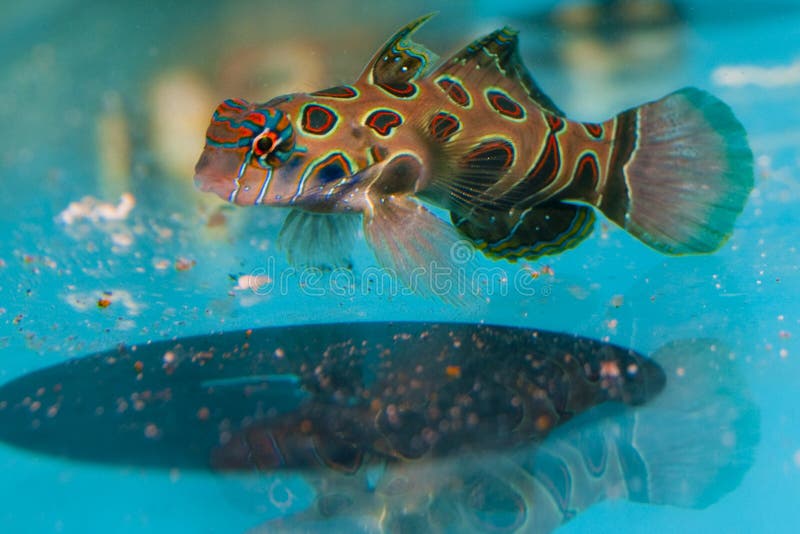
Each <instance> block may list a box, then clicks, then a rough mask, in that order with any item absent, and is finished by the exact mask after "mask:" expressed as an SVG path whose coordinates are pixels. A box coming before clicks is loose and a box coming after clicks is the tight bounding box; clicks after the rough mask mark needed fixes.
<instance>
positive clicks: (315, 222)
mask: <svg viewBox="0 0 800 534" xmlns="http://www.w3.org/2000/svg"><path fill="white" fill-rule="evenodd" d="M359 222H360V215H356V214H349V213H313V212H310V211H303V210H299V209H293V210H291V211H290V212H289V215H288V216H287V217H286V220H285V221H284V222H283V227H282V228H281V231H280V233H279V234H278V249H279V250H282V251H283V252H285V253H286V257H287V259H288V260H289V262H290V263H292V264H294V265H299V266H303V267H318V268H320V269H323V270H330V269H335V268H337V267H345V268H348V269H349V268H350V267H351V266H352V261H351V259H350V254H351V252H352V250H353V246H354V244H355V240H356V235H357V234H358V224H359Z"/></svg>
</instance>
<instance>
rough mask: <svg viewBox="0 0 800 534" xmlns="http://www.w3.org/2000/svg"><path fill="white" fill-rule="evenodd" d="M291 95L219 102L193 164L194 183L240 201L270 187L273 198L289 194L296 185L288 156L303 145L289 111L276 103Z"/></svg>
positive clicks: (248, 201)
mask: <svg viewBox="0 0 800 534" xmlns="http://www.w3.org/2000/svg"><path fill="white" fill-rule="evenodd" d="M289 99H290V97H288V96H287V97H280V98H278V99H273V100H272V101H270V102H267V103H266V104H253V103H250V102H248V101H246V100H243V99H228V100H225V101H224V102H222V103H221V104H220V105H219V106H217V109H216V110H215V111H214V114H213V116H212V117H211V123H210V124H209V126H208V130H207V131H206V143H205V147H204V150H203V153H202V154H201V156H200V159H199V160H198V162H197V165H196V166H195V176H194V182H195V185H196V186H197V187H198V188H199V189H200V190H202V191H207V192H212V193H215V194H217V195H218V196H219V197H221V198H222V199H224V200H227V201H229V202H233V203H236V204H240V205H252V204H259V203H262V201H264V200H265V197H266V192H267V189H268V188H269V190H270V193H271V198H272V200H273V202H272V203H275V204H280V203H281V201H282V200H283V199H290V198H291V197H292V196H293V194H294V192H295V191H296V183H295V184H293V183H292V182H293V180H292V178H294V174H296V168H297V165H296V163H295V162H293V161H292V160H295V159H296V158H297V157H302V155H303V153H304V150H303V149H302V148H300V147H298V146H297V140H296V134H295V128H294V126H293V124H292V121H291V117H290V115H289V114H288V113H287V112H286V111H285V110H283V109H280V107H278V105H277V104H280V103H281V102H285V101H288V100H289ZM293 185H294V187H293Z"/></svg>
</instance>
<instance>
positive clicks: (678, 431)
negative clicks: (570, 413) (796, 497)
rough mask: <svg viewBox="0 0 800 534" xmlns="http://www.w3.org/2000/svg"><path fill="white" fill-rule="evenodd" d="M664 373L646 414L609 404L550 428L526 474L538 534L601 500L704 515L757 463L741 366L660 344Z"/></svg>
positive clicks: (705, 345) (692, 347)
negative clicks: (531, 480)
mask: <svg viewBox="0 0 800 534" xmlns="http://www.w3.org/2000/svg"><path fill="white" fill-rule="evenodd" d="M653 359H654V360H655V361H656V362H658V363H659V364H660V365H661V366H662V367H663V368H664V372H665V373H666V374H667V383H666V386H665V388H664V390H663V391H662V393H661V394H660V395H659V396H657V397H656V398H655V399H653V400H651V401H649V402H648V403H647V404H645V405H643V406H639V407H636V408H634V409H631V408H625V409H621V407H619V406H614V405H610V404H606V405H603V406H599V407H598V408H595V409H594V410H592V411H590V412H587V413H584V414H581V415H579V416H577V417H576V418H575V419H573V420H571V421H570V422H568V423H567V424H566V425H564V426H562V427H559V428H558V429H556V430H555V431H554V432H553V433H552V434H550V436H548V438H547V439H546V440H545V441H544V442H543V443H542V445H541V447H540V448H539V449H538V450H537V451H536V454H535V457H534V459H533V462H532V464H530V465H526V464H523V465H525V467H526V469H528V470H529V471H530V473H531V474H532V475H533V477H534V479H535V489H534V491H535V493H534V496H533V501H534V502H535V503H536V508H535V511H534V512H535V513H532V514H531V518H530V521H531V523H532V524H533V525H534V526H535V528H534V529H532V530H533V531H535V532H550V531H552V530H554V529H556V528H557V527H558V526H559V525H561V524H563V523H565V522H567V521H569V520H570V519H571V518H572V517H574V516H575V514H577V513H580V512H582V511H583V510H585V509H587V508H589V507H591V506H592V505H594V504H596V503H598V502H600V501H603V500H607V499H613V498H626V499H628V500H631V501H635V502H641V503H650V504H662V505H671V506H678V507H683V508H692V509H700V508H705V507H707V506H709V505H711V504H713V503H715V502H717V501H718V500H719V499H721V498H722V497H723V496H724V495H726V494H727V493H730V492H731V491H733V490H734V489H735V488H736V487H737V486H738V485H739V483H740V482H741V480H742V478H743V477H744V475H745V473H747V471H748V470H749V468H750V466H751V465H752V463H753V457H754V452H755V447H756V445H757V443H758V440H759V414H758V410H757V408H756V407H755V405H754V404H753V403H752V401H751V400H750V398H749V396H748V391H747V387H746V385H745V383H744V380H743V378H742V375H741V373H740V372H739V369H738V368H737V366H736V365H735V364H736V363H737V362H735V361H733V360H731V359H730V358H729V353H728V352H727V351H725V350H723V349H722V348H721V347H715V346H714V345H713V342H711V341H708V340H697V341H685V342H677V343H672V344H668V345H666V346H665V347H664V348H662V349H661V350H659V351H658V352H657V353H656V354H655V355H654V356H653Z"/></svg>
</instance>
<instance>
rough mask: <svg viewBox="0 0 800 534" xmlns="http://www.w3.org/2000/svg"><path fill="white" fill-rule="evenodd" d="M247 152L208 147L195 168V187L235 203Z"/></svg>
mask: <svg viewBox="0 0 800 534" xmlns="http://www.w3.org/2000/svg"><path fill="white" fill-rule="evenodd" d="M245 157H246V152H244V151H231V150H218V149H215V148H210V147H206V149H205V150H204V151H203V153H202V154H201V155H200V159H199V160H198V161H197V165H195V168H194V185H195V187H196V188H197V189H199V190H200V191H203V192H206V193H214V194H216V195H217V196H219V197H220V198H222V199H224V200H228V201H233V199H234V198H235V192H236V191H237V190H238V188H239V182H240V175H241V171H242V164H243V163H244V158H245Z"/></svg>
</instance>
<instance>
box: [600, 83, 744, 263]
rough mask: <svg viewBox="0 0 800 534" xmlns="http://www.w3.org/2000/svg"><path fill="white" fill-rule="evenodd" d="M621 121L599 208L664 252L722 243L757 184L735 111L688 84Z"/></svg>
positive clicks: (630, 112)
mask: <svg viewBox="0 0 800 534" xmlns="http://www.w3.org/2000/svg"><path fill="white" fill-rule="evenodd" d="M617 119H618V126H617V137H616V139H615V143H616V146H617V148H616V152H615V155H614V160H615V162H614V163H612V165H613V166H612V168H611V169H610V171H609V175H608V181H607V185H606V189H605V192H604V195H603V198H602V201H601V202H600V205H599V207H600V209H601V210H602V211H603V212H604V213H605V214H606V216H608V217H609V218H610V219H611V220H613V221H614V222H616V223H617V224H619V225H620V226H621V227H623V228H625V229H626V230H627V231H629V232H630V233H631V234H633V235H634V236H635V237H637V238H638V239H640V240H641V241H643V242H644V243H646V244H647V245H649V246H651V247H653V248H655V249H656V250H658V251H660V252H663V253H666V254H693V253H705V252H712V251H714V250H716V249H717V248H719V247H720V246H721V245H722V244H723V243H724V242H725V241H726V240H727V238H728V236H729V235H730V234H731V232H732V230H733V224H734V222H735V220H736V217H737V215H738V214H739V213H740V212H741V211H742V208H743V207H744V204H745V202H746V200H747V197H748V195H749V194H750V191H751V189H752V188H753V154H752V152H751V150H750V147H749V145H748V143H747V134H746V133H745V130H744V128H743V127H742V125H741V123H739V121H738V120H737V119H736V117H734V115H733V112H732V111H731V109H730V108H729V107H728V106H727V105H726V104H724V103H723V102H722V101H720V100H719V99H717V98H716V97H714V96H712V95H710V94H709V93H707V92H705V91H701V90H700V89H696V88H691V87H690V88H685V89H681V90H680V91H677V92H675V93H672V94H670V95H668V96H666V97H664V98H662V99H661V100H658V101H656V102H651V103H649V104H644V105H643V106H640V107H638V108H634V109H631V110H628V111H625V112H623V113H621V114H620V115H618V117H617Z"/></svg>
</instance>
